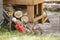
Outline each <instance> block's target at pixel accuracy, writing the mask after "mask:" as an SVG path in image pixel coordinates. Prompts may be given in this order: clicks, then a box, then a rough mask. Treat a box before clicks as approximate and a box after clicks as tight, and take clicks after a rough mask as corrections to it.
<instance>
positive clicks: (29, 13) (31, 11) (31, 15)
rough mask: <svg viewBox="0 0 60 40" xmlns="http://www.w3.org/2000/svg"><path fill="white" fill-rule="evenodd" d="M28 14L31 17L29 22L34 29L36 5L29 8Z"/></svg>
mask: <svg viewBox="0 0 60 40" xmlns="http://www.w3.org/2000/svg"><path fill="white" fill-rule="evenodd" d="M27 13H28V17H29V21H30V22H31V24H32V27H34V5H29V6H27Z"/></svg>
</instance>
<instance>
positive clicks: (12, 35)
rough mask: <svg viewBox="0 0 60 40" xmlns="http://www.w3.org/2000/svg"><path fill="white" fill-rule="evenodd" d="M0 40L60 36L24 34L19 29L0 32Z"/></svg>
mask: <svg viewBox="0 0 60 40" xmlns="http://www.w3.org/2000/svg"><path fill="white" fill-rule="evenodd" d="M0 40H60V37H54V36H51V35H45V36H43V35H33V34H23V33H20V32H17V31H11V32H0Z"/></svg>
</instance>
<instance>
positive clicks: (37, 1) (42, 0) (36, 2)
mask: <svg viewBox="0 0 60 40" xmlns="http://www.w3.org/2000/svg"><path fill="white" fill-rule="evenodd" d="M43 2H44V0H34V5H36V4H40V3H43Z"/></svg>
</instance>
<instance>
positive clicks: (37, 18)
mask: <svg viewBox="0 0 60 40" xmlns="http://www.w3.org/2000/svg"><path fill="white" fill-rule="evenodd" d="M42 18H44V16H43V15H41V16H38V17H36V18H35V19H34V22H36V21H38V20H40V19H42Z"/></svg>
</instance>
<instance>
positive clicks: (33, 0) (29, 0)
mask: <svg viewBox="0 0 60 40" xmlns="http://www.w3.org/2000/svg"><path fill="white" fill-rule="evenodd" d="M42 2H43V0H18V1H17V0H3V3H4V4H19V5H35V4H39V3H42Z"/></svg>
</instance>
